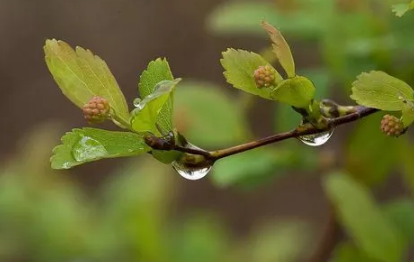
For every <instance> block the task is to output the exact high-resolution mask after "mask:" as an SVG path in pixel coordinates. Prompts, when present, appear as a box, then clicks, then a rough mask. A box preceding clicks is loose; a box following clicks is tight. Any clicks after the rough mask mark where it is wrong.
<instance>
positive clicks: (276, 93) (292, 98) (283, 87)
mask: <svg viewBox="0 0 414 262" xmlns="http://www.w3.org/2000/svg"><path fill="white" fill-rule="evenodd" d="M314 95H315V86H314V85H313V83H312V82H311V81H310V80H309V79H307V78H306V77H303V76H295V77H293V78H289V79H286V80H283V81H282V82H281V83H280V84H279V85H278V86H277V87H276V88H275V89H274V90H273V91H272V93H271V94H270V97H271V98H273V99H274V100H277V101H279V102H282V103H286V104H288V105H292V106H295V107H299V108H307V106H308V105H309V104H310V102H311V101H312V99H313V97H314Z"/></svg>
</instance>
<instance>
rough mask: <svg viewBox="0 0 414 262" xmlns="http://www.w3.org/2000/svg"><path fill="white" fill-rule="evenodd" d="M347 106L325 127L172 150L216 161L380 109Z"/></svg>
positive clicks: (308, 126)
mask: <svg viewBox="0 0 414 262" xmlns="http://www.w3.org/2000/svg"><path fill="white" fill-rule="evenodd" d="M346 108H348V111H347V113H348V114H346V115H342V116H339V117H334V118H327V122H326V125H325V127H324V128H316V127H314V126H312V125H311V124H305V125H301V126H299V127H297V128H296V129H294V130H291V131H289V132H284V133H278V134H274V135H271V136H268V137H265V138H262V139H258V140H255V141H251V142H247V143H245V144H241V145H237V146H233V147H229V148H225V149H220V150H216V151H206V150H203V149H199V148H193V147H185V146H180V145H175V146H173V148H171V150H176V151H181V152H184V153H188V154H193V155H202V156H204V157H205V158H206V159H207V160H209V161H212V162H214V161H216V160H219V159H221V158H224V157H227V156H231V155H235V154H238V153H242V152H245V151H248V150H251V149H254V148H258V147H261V146H265V145H268V144H272V143H276V142H279V141H282V140H286V139H289V138H298V137H300V136H304V135H312V134H318V133H321V132H324V131H329V130H331V129H333V128H335V127H337V126H340V125H343V124H346V123H349V122H353V121H356V120H358V119H361V118H364V117H366V116H369V115H371V114H373V113H375V112H377V111H378V109H375V108H369V107H364V106H352V107H346Z"/></svg>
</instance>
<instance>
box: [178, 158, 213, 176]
mask: <svg viewBox="0 0 414 262" xmlns="http://www.w3.org/2000/svg"><path fill="white" fill-rule="evenodd" d="M172 166H173V167H174V169H175V171H177V173H178V174H180V176H182V177H184V178H185V179H188V180H198V179H201V178H203V177H205V176H206V175H207V174H208V173H209V172H210V170H211V167H212V166H202V167H189V166H187V165H186V164H185V163H182V162H180V161H174V162H173V163H172Z"/></svg>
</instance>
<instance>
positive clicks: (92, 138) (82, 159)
mask: <svg viewBox="0 0 414 262" xmlns="http://www.w3.org/2000/svg"><path fill="white" fill-rule="evenodd" d="M150 149H151V148H149V147H148V146H147V145H146V143H145V142H144V140H143V138H142V137H141V136H140V135H138V134H135V133H130V132H114V131H107V130H102V129H96V128H82V129H77V128H76V129H73V130H72V131H71V132H67V133H66V134H65V135H64V136H63V137H62V144H60V145H58V146H57V147H55V148H54V149H53V156H52V157H51V158H50V161H51V164H52V168H54V169H69V168H71V167H74V166H77V165H81V164H84V163H87V162H91V161H95V160H99V159H103V158H115V157H125V156H136V155H139V154H142V153H145V152H148V151H150Z"/></svg>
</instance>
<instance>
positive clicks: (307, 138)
mask: <svg viewBox="0 0 414 262" xmlns="http://www.w3.org/2000/svg"><path fill="white" fill-rule="evenodd" d="M333 132H334V129H331V130H329V131H325V132H320V133H317V134H311V135H304V136H300V137H298V139H299V140H300V141H302V142H303V143H304V144H305V145H308V146H321V145H323V144H325V143H326V142H328V140H329V138H331V136H332V134H333Z"/></svg>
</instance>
